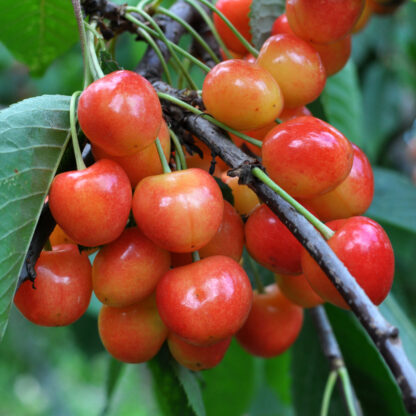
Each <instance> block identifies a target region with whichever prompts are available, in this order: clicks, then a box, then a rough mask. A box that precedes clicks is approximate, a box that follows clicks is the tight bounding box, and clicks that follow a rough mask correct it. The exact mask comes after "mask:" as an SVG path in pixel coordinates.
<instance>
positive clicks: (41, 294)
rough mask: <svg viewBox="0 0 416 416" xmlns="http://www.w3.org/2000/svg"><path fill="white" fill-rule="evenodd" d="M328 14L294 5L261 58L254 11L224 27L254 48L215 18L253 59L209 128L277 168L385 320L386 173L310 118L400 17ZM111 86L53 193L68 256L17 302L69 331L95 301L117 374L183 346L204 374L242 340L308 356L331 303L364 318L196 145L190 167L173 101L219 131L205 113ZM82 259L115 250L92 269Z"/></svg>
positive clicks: (215, 91)
mask: <svg viewBox="0 0 416 416" xmlns="http://www.w3.org/2000/svg"><path fill="white" fill-rule="evenodd" d="M315 3H318V2H312V1H306V0H304V1H301V0H297V1H295V0H288V1H287V5H286V15H282V16H280V17H279V18H278V19H277V20H276V23H275V25H274V26H273V32H272V34H273V35H272V36H271V37H270V38H269V39H268V40H267V41H266V42H265V43H264V45H263V46H262V48H261V50H260V52H259V53H258V56H256V57H254V56H253V55H257V51H256V50H255V49H254V48H253V47H252V46H250V45H249V43H248V42H249V41H250V31H249V22H248V13H249V9H250V5H251V1H249V0H247V1H236V0H220V1H219V2H218V3H217V5H216V7H217V11H219V12H222V14H223V15H225V17H226V18H228V19H229V20H230V21H231V23H233V24H234V26H235V27H236V28H237V29H238V31H239V32H240V35H239V36H235V34H234V33H233V32H230V28H229V25H228V24H227V22H226V20H227V19H224V18H223V16H221V15H218V14H214V23H215V25H216V28H217V30H218V32H219V34H220V35H221V37H222V41H223V42H224V43H225V45H226V47H228V48H229V49H230V50H231V51H232V52H233V53H235V54H242V53H244V52H246V51H247V50H248V51H250V52H251V55H248V56H246V55H245V56H244V57H243V56H241V57H240V58H241V59H238V58H234V59H225V60H224V62H221V63H219V64H218V65H216V66H215V67H214V68H213V69H212V70H211V71H210V72H209V73H208V74H207V76H206V78H205V81H204V84H203V88H202V100H203V104H204V106H205V108H206V113H208V114H209V115H210V116H209V117H210V118H209V119H210V120H212V121H213V122H215V123H217V124H218V125H220V126H222V127H224V128H225V129H227V130H228V131H230V132H231V133H232V134H231V139H232V140H233V141H234V142H235V144H236V145H237V146H242V147H243V148H244V149H248V152H249V153H250V154H254V155H256V156H257V157H258V158H259V159H261V161H262V164H263V165H264V168H265V172H267V175H268V176H267V175H266V174H265V173H264V172H263V171H261V169H259V168H257V171H256V176H257V177H258V178H259V179H260V180H262V181H263V182H264V183H266V184H270V186H271V187H272V188H273V189H277V192H279V193H280V194H281V195H283V196H284V198H286V199H287V200H288V201H289V202H290V203H291V204H292V205H293V206H294V207H295V208H296V209H298V210H299V211H300V212H301V213H304V214H305V216H307V218H308V219H310V220H311V222H312V223H313V225H314V226H315V227H316V228H317V229H318V230H319V231H320V232H321V233H322V234H323V235H324V237H325V238H326V239H327V240H328V244H329V245H330V247H331V248H332V249H333V250H334V252H335V253H336V254H337V255H338V257H339V258H340V259H341V260H342V261H343V263H344V264H345V266H346V267H347V268H348V269H349V270H350V272H351V273H352V275H353V276H354V277H355V278H356V280H357V282H358V284H359V285H360V286H361V287H362V288H363V289H364V291H365V292H366V294H367V295H368V297H369V298H370V299H371V301H372V302H373V303H374V304H377V305H378V304H380V303H381V302H382V301H383V300H384V299H385V297H386V296H387V294H388V293H389V291H390V288H391V285H392V281H393V275H394V256H393V250H392V247H391V244H390V242H389V239H388V237H387V235H386V233H385V232H384V231H383V229H382V228H381V226H380V225H378V224H377V223H376V222H374V221H373V220H370V219H369V218H366V217H362V216H360V215H361V214H363V213H364V212H365V211H366V210H367V208H368V207H369V205H370V203H371V200H372V196H373V175H372V170H371V166H370V163H369V162H368V160H367V158H366V156H365V155H364V153H363V152H362V151H361V150H360V149H359V148H358V147H357V146H355V145H354V144H351V143H350V142H349V141H348V139H347V138H345V137H344V135H343V134H342V133H341V132H339V131H338V130H337V129H335V128H334V127H332V126H330V125H329V124H327V123H326V122H324V121H322V120H320V119H318V118H315V117H313V116H312V115H311V113H310V112H309V110H308V109H307V108H306V107H305V105H306V104H309V103H311V102H312V101H313V100H315V99H316V98H317V97H318V96H319V95H320V93H321V92H322V90H323V88H324V85H325V81H326V77H327V76H330V75H332V74H334V73H336V72H337V71H339V70H340V69H341V68H342V67H343V66H344V65H345V64H346V62H347V60H348V58H349V55H350V48H351V39H350V33H351V32H353V31H354V30H358V28H362V27H363V25H364V24H365V19H368V17H369V16H370V11H371V10H373V11H376V10H378V11H379V10H380V9H382V8H386V10H387V9H389V8H390V7H393V6H392V4H390V3H391V2H387V3H386V2H384V3H386V4H384V3H382V2H381V1H380V2H377V5H376V6H375V4H376V2H375V1H373V0H371V1H368V2H366V7H365V8H364V1H363V0H353V1H352V0H351V1H340V2H338V3H331V2H327V8H325V7H323V6H322V5H321V3H322V2H319V3H320V5H319V7H314V6H313V4H315ZM324 3H325V2H324ZM376 8H377V9H376ZM328 16H337V19H335V18H334V19H330V18H329V17H328ZM341 17H342V19H341ZM328 20H331V21H333V22H336V24H334V25H331V24H326V22H327V21H328ZM241 35H243V36H244V37H245V38H246V39H245V40H244V39H242V37H241ZM224 54H225V57H226V58H227V57H228V56H229V55H230V51H228V49H226V50H225V51H224ZM97 73H98V74H99V70H98V71H97ZM97 78H98V79H96V80H95V81H94V82H93V83H91V84H90V85H89V86H88V87H87V88H86V89H85V90H84V91H83V92H82V93H81V95H80V98H79V102H78V108H77V117H76V116H75V107H76V104H77V95H76V94H75V95H74V96H73V99H72V102H71V109H72V112H71V127H72V138H73V143H74V150H75V152H76V156H77V166H78V170H77V171H71V172H65V173H61V174H59V175H57V176H56V177H55V179H54V181H53V183H52V185H51V188H50V192H49V197H48V199H49V206H50V209H51V212H52V214H53V217H54V218H55V220H56V222H57V224H58V226H57V227H59V228H58V229H57V230H56V231H55V232H56V233H60V234H59V235H58V236H56V235H52V236H51V245H52V250H51V251H48V250H44V251H43V252H42V253H41V256H40V258H39V260H38V262H37V264H36V273H37V278H36V280H35V282H34V285H33V284H32V282H29V281H27V282H25V283H23V284H22V285H21V287H20V288H19V290H18V291H17V293H16V296H15V304H16V306H17V307H18V308H19V309H20V311H21V312H22V313H23V314H24V315H25V316H26V317H27V318H28V319H29V320H31V321H32V322H34V323H37V324H40V325H46V326H59V325H68V324H70V323H72V322H74V321H75V320H77V319H78V318H79V317H80V316H82V314H83V313H84V312H85V311H86V309H87V307H88V305H89V301H90V298H91V293H92V291H94V293H95V295H96V296H97V298H98V299H99V300H100V301H101V302H102V303H103V306H102V309H101V312H100V315H99V320H98V327H99V332H100V336H101V339H102V342H103V344H104V346H105V347H106V349H107V350H108V351H109V352H110V354H112V355H113V356H114V357H115V358H117V359H119V360H121V361H126V362H144V361H147V360H149V359H151V358H152V357H153V356H155V355H156V354H157V352H158V351H159V349H160V348H161V346H162V344H163V343H164V342H165V340H167V342H168V345H169V348H170V351H171V353H172V355H173V356H174V358H175V359H177V361H178V362H180V363H181V364H183V365H184V366H186V367H188V368H191V369H192V370H201V369H207V368H211V367H213V366H215V365H217V364H218V363H219V362H220V361H221V359H222V357H223V356H224V354H225V352H226V350H227V348H228V345H229V343H230V340H231V337H232V336H234V335H235V336H236V338H237V340H238V341H239V342H240V343H241V345H242V346H243V347H245V348H246V349H247V350H248V351H250V352H251V353H253V354H255V355H259V356H262V357H271V356H275V355H278V354H280V353H282V352H283V351H285V350H286V349H287V348H289V347H290V345H291V344H292V343H293V342H294V341H295V339H296V337H297V335H298V334H299V331H300V329H301V326H302V318H303V312H302V308H305V307H313V306H316V305H319V304H321V303H323V302H325V301H326V302H331V303H333V304H335V305H337V306H339V307H341V308H348V305H347V304H346V302H345V300H344V299H343V298H342V297H341V295H340V294H339V293H338V291H337V290H336V289H335V287H334V286H333V285H332V283H330V281H329V280H328V278H327V277H326V275H325V274H324V273H323V272H322V271H321V269H320V268H319V266H318V264H317V263H316V262H315V261H314V260H313V259H312V258H311V257H310V256H309V254H307V252H306V250H305V249H303V248H302V246H301V244H300V243H299V242H298V241H297V240H296V239H295V238H294V237H293V235H292V234H291V233H290V232H289V231H288V229H287V228H286V227H285V226H284V225H283V223H282V222H281V221H280V220H279V219H278V218H277V217H276V216H275V215H274V214H273V213H272V212H271V211H270V209H269V208H268V207H267V206H266V205H264V204H261V203H260V201H259V200H258V199H257V197H256V195H255V194H253V192H252V191H251V190H250V189H249V188H247V187H245V186H243V185H239V184H238V183H237V182H236V179H235V178H234V179H230V178H229V177H228V176H227V175H226V171H227V166H226V165H224V164H221V163H218V164H217V167H216V171H215V172H214V175H216V176H218V177H219V178H220V179H222V180H223V181H224V182H226V183H228V185H229V186H230V187H231V189H232V191H233V196H234V201H235V203H234V207H233V206H232V205H231V204H230V203H228V202H226V201H224V199H223V195H222V192H221V189H220V187H219V185H218V183H217V181H216V180H215V179H214V178H213V177H212V175H210V174H209V173H208V172H207V171H208V170H209V168H210V165H211V163H210V155H209V149H204V146H203V145H202V144H201V143H198V139H197V138H195V140H196V144H197V146H198V147H199V148H200V149H202V151H203V158H202V159H198V157H195V156H191V155H185V154H184V150H183V147H182V144H181V143H180V138H178V137H177V136H176V134H175V132H174V131H172V130H171V129H170V128H169V126H168V125H167V123H166V122H165V121H164V119H163V115H162V107H161V104H160V101H159V97H161V98H163V99H164V100H172V102H174V103H175V104H178V105H182V106H183V107H184V108H185V109H186V110H189V111H192V112H194V113H196V114H201V115H202V116H205V115H204V113H203V112H202V111H201V110H200V109H197V108H189V107H190V106H189V104H187V103H183V102H182V103H181V102H179V103H178V100H177V99H173V98H169V96H168V95H167V94H163V93H159V97H158V93H157V92H156V91H155V90H154V88H153V87H152V85H151V84H150V83H149V82H148V81H147V80H146V79H145V78H143V77H142V76H140V75H138V74H136V73H134V72H131V71H127V70H120V71H116V72H113V73H110V74H108V75H105V76H103V77H99V76H98V77H97ZM76 118H77V119H78V122H79V125H80V128H81V129H82V131H83V133H84V134H85V136H86V137H87V138H88V140H89V142H90V143H91V146H92V152H93V155H94V158H95V159H96V162H95V163H94V164H93V165H92V166H90V167H88V168H86V167H85V165H83V162H82V160H81V158H80V155H79V148H78V144H77V143H78V138H77V134H76V122H75V119H76ZM171 139H172V143H173V144H174V149H173V152H172V151H171V150H172V149H171ZM172 167H174V169H175V170H174V171H171V168H172ZM188 167H189V168H188ZM204 169H205V170H204ZM277 184H278V185H277ZM280 187H281V188H280ZM282 188H283V189H284V191H283V189H282ZM294 198H295V199H294ZM305 208H307V210H308V211H306V210H305ZM241 216H243V217H244V219H245V223H244V222H243V220H242V218H241ZM318 218H319V219H318ZM321 221H325V222H326V224H324V223H322V222H321ZM63 243H65V244H63ZM77 244H78V245H81V246H84V247H91V248H95V247H98V246H99V247H100V248H99V252H98V253H97V254H96V257H95V259H94V261H93V265H92V266H91V264H90V261H89V259H88V253H87V252H86V251H82V252H79V250H78V247H77V246H76V245H77ZM244 245H246V247H247V250H248V252H249V253H250V255H251V256H252V258H253V259H254V260H256V261H257V262H258V263H260V264H261V265H262V266H264V267H265V268H267V269H269V270H271V271H273V272H274V273H276V280H277V284H274V285H271V286H267V287H266V288H263V286H262V284H261V282H258V287H257V290H254V291H253V289H252V286H251V283H250V280H249V278H248V276H247V275H246V272H245V271H244V268H243V267H242V266H241V265H240V260H241V256H242V252H243V247H244ZM92 250H93V249H92ZM90 252H91V251H90ZM34 287H35V288H36V290H33V289H34Z"/></svg>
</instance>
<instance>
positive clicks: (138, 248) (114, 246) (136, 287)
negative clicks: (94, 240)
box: [92, 227, 170, 307]
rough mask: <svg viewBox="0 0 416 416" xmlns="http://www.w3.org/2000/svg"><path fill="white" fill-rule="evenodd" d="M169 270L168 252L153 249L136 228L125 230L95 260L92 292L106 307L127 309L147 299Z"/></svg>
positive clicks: (154, 247) (155, 247) (150, 243)
mask: <svg viewBox="0 0 416 416" xmlns="http://www.w3.org/2000/svg"><path fill="white" fill-rule="evenodd" d="M169 268H170V254H169V252H168V251H166V250H163V249H162V248H160V247H158V246H156V244H154V243H153V242H152V241H150V240H149V239H148V238H147V237H145V236H144V235H143V234H142V233H141V231H140V230H139V229H138V228H136V227H135V228H127V229H126V230H124V232H123V234H121V236H120V237H119V238H118V239H117V240H115V241H113V242H112V243H110V244H108V245H106V246H105V247H103V248H102V249H101V250H100V251H99V253H98V254H97V256H96V257H95V259H94V263H93V267H92V279H93V289H94V293H95V295H96V296H97V298H98V299H99V300H100V301H101V302H102V303H105V304H106V305H109V306H115V307H125V306H130V305H132V304H134V303H138V302H140V301H141V300H143V299H144V298H146V297H148V296H150V294H151V293H152V292H153V291H154V290H155V289H156V285H157V282H158V281H159V280H160V278H161V277H162V276H163V275H164V274H165V273H166V272H167V271H168V270H169Z"/></svg>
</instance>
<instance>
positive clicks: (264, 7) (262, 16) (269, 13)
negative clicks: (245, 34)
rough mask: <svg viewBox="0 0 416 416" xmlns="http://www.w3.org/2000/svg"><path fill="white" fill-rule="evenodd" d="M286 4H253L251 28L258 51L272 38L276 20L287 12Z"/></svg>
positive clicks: (280, 0)
mask: <svg viewBox="0 0 416 416" xmlns="http://www.w3.org/2000/svg"><path fill="white" fill-rule="evenodd" d="M285 4H286V2H285V0H256V1H253V3H252V4H251V10H250V28H251V33H252V40H253V44H254V46H255V47H256V48H257V49H260V48H261V46H262V45H263V43H264V42H265V40H266V39H267V38H268V37H269V36H270V33H271V31H272V26H273V23H274V21H275V20H276V18H277V17H279V16H280V15H281V14H283V13H284V12H285Z"/></svg>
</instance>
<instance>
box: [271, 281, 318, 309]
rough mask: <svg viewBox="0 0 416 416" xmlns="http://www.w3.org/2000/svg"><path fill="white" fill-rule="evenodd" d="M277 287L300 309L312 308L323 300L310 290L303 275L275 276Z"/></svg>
mask: <svg viewBox="0 0 416 416" xmlns="http://www.w3.org/2000/svg"><path fill="white" fill-rule="evenodd" d="M275 278H276V282H277V285H278V286H279V289H280V290H281V291H282V293H283V295H284V296H286V297H287V298H288V299H289V300H290V301H291V302H293V303H294V304H296V305H299V306H301V307H302V308H314V307H315V306H318V305H321V304H322V303H324V300H323V299H322V298H321V297H320V296H319V295H318V294H317V293H316V292H315V291H314V290H313V289H312V288H311V285H310V284H309V282H308V281H307V280H306V278H305V276H304V275H303V274H298V275H295V276H290V275H287V274H286V275H283V274H275Z"/></svg>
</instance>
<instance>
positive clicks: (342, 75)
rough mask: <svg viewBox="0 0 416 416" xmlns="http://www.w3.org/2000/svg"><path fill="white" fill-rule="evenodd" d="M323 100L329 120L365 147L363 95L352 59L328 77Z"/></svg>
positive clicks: (353, 140)
mask: <svg viewBox="0 0 416 416" xmlns="http://www.w3.org/2000/svg"><path fill="white" fill-rule="evenodd" d="M321 102H322V105H323V108H324V111H325V115H326V118H327V120H328V122H329V123H330V124H332V125H333V126H334V127H336V128H337V129H338V130H340V131H341V132H342V133H343V134H344V135H345V136H346V137H347V138H348V139H349V140H351V141H352V142H354V143H355V144H356V145H358V146H360V147H363V146H364V143H365V137H364V132H363V119H362V114H363V105H362V97H361V92H360V87H359V84H358V76H357V70H356V67H355V65H354V63H353V62H352V60H350V61H349V62H348V63H347V65H345V67H344V68H343V69H342V70H341V71H340V72H338V73H337V74H335V75H333V76H332V77H329V78H328V80H327V82H326V86H325V89H324V90H323V92H322V95H321Z"/></svg>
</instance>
